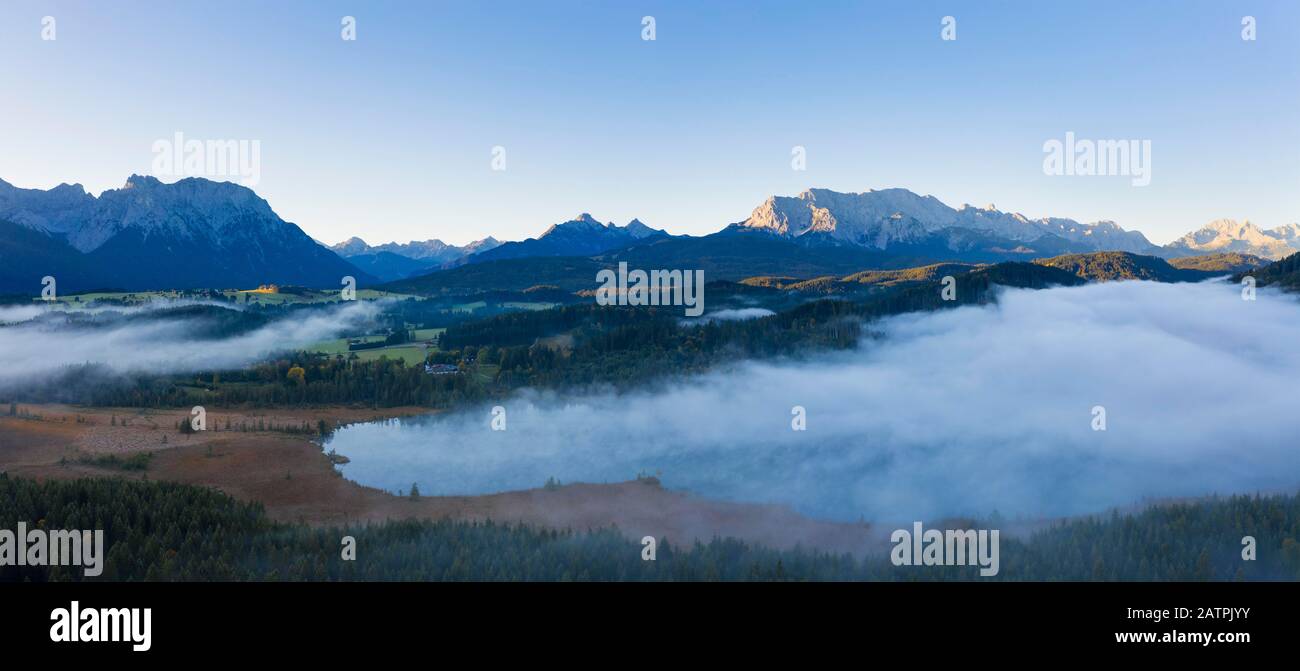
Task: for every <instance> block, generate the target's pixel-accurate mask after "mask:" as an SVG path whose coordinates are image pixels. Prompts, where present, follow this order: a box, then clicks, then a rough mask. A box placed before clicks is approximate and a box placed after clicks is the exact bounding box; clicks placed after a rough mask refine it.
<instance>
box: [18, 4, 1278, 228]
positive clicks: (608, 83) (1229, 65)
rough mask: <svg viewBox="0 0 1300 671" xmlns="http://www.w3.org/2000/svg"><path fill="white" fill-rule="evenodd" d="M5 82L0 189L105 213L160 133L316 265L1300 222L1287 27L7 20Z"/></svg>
mask: <svg viewBox="0 0 1300 671" xmlns="http://www.w3.org/2000/svg"><path fill="white" fill-rule="evenodd" d="M1067 4H1072V5H1077V6H1076V7H1073V8H1071V7H1067ZM47 15H49V16H53V17H55V19H56V21H57V24H56V25H57V40H55V41H53V42H48V41H42V40H41V38H40V31H41V18H42V17H43V16H47ZM345 15H351V16H355V17H356V19H357V40H356V41H355V42H345V41H343V40H342V39H340V34H339V32H340V19H341V17H343V16H345ZM645 15H651V16H654V17H655V19H656V22H657V39H656V40H655V41H653V42H648V41H643V40H642V39H641V29H642V27H641V17H642V16H645ZM945 15H951V16H954V17H955V18H956V19H957V37H958V39H957V40H956V41H954V42H945V41H942V40H941V39H940V29H941V25H940V21H941V19H942V17H943V16H945ZM1243 15H1252V16H1254V17H1256V19H1257V25H1258V39H1257V40H1256V41H1254V42H1247V41H1243V40H1242V39H1241V17H1242V16H1243ZM0 60H2V61H3V63H4V67H3V68H0V91H3V92H4V95H3V98H0V101H3V104H2V105H0V123H3V127H4V129H5V131H4V133H2V134H0V179H4V180H6V181H8V182H10V183H12V184H15V185H17V186H22V187H40V188H48V187H51V186H54V185H56V184H58V183H60V182H79V183H81V184H83V185H85V187H86V188H87V189H88V190H90V191H92V192H94V193H98V192H100V191H102V190H104V189H108V188H116V187H118V186H120V185H121V184H122V183H123V182H124V181H125V180H126V177H127V176H128V175H130V174H131V173H142V174H147V173H149V172H150V170H151V164H152V161H153V154H152V151H151V147H152V145H153V142H154V141H155V140H158V139H163V138H171V137H172V134H173V133H174V132H176V131H181V132H183V133H184V134H185V136H186V137H187V138H192V139H249V140H254V139H255V140H259V141H260V142H261V147H262V160H261V173H262V177H261V181H260V182H259V183H258V185H257V186H256V190H257V192H258V193H259V194H261V195H262V196H263V197H265V198H266V199H267V200H268V201H269V202H270V203H271V206H272V207H273V208H274V209H275V210H276V212H277V213H279V214H280V216H282V217H283V218H285V219H286V220H289V221H292V222H294V223H297V224H299V225H300V226H302V227H303V229H304V230H306V231H307V233H309V234H310V235H312V236H314V237H316V238H317V239H320V240H323V241H326V242H330V243H333V242H337V241H339V240H342V239H344V238H347V237H349V236H352V235H359V236H361V237H363V238H365V239H366V240H367V241H369V242H371V243H372V244H374V243H380V242H386V241H388V240H393V239H396V240H399V241H406V240H410V239H425V238H434V237H436V238H441V239H443V240H445V241H447V242H452V243H464V242H467V241H469V240H472V239H477V238H482V237H484V236H487V235H493V236H496V237H498V238H501V239H521V238H524V237H529V236H533V235H536V234H537V233H539V232H540V231H541V230H543V229H544V228H545V227H546V226H547V225H549V224H552V223H556V222H559V221H563V220H565V219H568V218H571V217H572V216H573V215H575V214H577V213H579V212H584V211H586V212H591V213H592V214H593V215H594V216H596V217H597V218H598V219H600V220H602V221H609V220H615V221H617V222H619V223H623V222H626V221H627V220H629V219H631V218H633V217H638V218H640V219H641V220H643V221H645V222H646V223H648V224H650V225H652V226H655V227H659V228H666V229H668V230H669V231H671V232H674V233H692V234H704V233H709V232H712V231H714V230H717V229H718V228H721V227H722V226H723V225H725V224H727V223H730V222H734V221H739V220H742V219H744V218H745V217H746V216H748V214H749V212H750V210H752V209H753V208H754V207H755V206H756V205H758V204H759V203H760V202H762V200H763V199H764V198H766V197H767V196H768V195H771V194H783V195H793V194H796V193H798V192H799V191H801V190H803V189H805V188H807V187H810V186H817V187H826V188H832V189H837V190H845V191H862V190H866V189H870V188H887V187H906V188H909V189H911V190H913V191H916V192H918V193H922V194H933V195H935V196H937V197H938V198H940V199H941V200H943V201H945V202H947V203H948V204H949V205H953V206H960V205H961V204H962V203H966V202H970V203H973V204H976V205H986V204H989V203H993V204H996V205H997V206H998V207H999V208H1000V209H1004V210H1010V211H1018V212H1023V213H1024V214H1026V215H1028V216H1032V217H1038V216H1048V215H1051V216H1063V217H1072V218H1075V219H1079V220H1083V221H1094V220H1098V219H1111V220H1114V221H1116V222H1117V223H1119V224H1120V225H1121V226H1123V227H1125V228H1129V229H1132V228H1136V229H1139V230H1142V231H1143V232H1144V233H1146V234H1147V235H1148V237H1150V238H1151V239H1152V240H1153V241H1154V242H1157V243H1164V242H1168V241H1169V240H1171V239H1173V238H1175V237H1177V236H1179V235H1181V234H1182V233H1184V232H1186V231H1188V230H1190V229H1193V228H1196V227H1199V226H1201V225H1203V224H1204V223H1206V222H1208V221H1209V220H1211V219H1216V218H1237V219H1250V220H1251V221H1254V222H1255V223H1257V224H1259V225H1261V226H1264V227H1273V226H1277V225H1281V224H1285V223H1291V222H1296V221H1300V188H1297V187H1300V3H1297V2H1287V1H1277V2H1274V1H1263V0H1261V1H1253V2H1223V1H1208V0H1207V1H1203V2H1198V1H1186V2H1155V1H1152V2H1142V1H1136V0H1125V1H1122V2H1087V3H1082V2H1080V3H1066V2H1055V1H1053V2H1042V1H1038V2H996V3H989V2H955V1H951V0H949V1H945V2H829V1H827V2H822V1H815V2H780V3H777V2H705V1H696V2H655V1H645V2H641V1H637V2H625V1H620V2H504V3H502V2H482V3H479V2H475V3H435V2H383V3H378V2H361V1H358V0H352V1H350V2H239V1H230V0H223V1H222V2H219V3H200V2H189V1H179V2H167V3H163V2H113V3H107V2H88V1H87V2H28V1H24V0H19V1H14V0H6V1H5V2H4V4H3V5H0ZM1066 131H1074V132H1075V133H1076V134H1077V135H1078V136H1079V137H1081V138H1096V139H1139V140H1142V139H1147V140H1150V141H1151V143H1152V180H1151V184H1150V186H1146V187H1140V188H1139V187H1133V186H1132V185H1131V184H1130V181H1129V179H1128V178H1126V177H1119V176H1115V177H1064V176H1047V175H1044V174H1043V171H1042V162H1043V150H1042V147H1043V143H1044V142H1045V141H1046V140H1049V139H1053V138H1056V139H1061V138H1063V137H1064V135H1065V132H1066ZM496 145H500V146H504V147H505V148H506V151H507V160H508V164H507V165H508V169H507V170H506V171H504V172H496V171H492V170H491V169H490V160H491V148H492V147H493V146H496ZM795 145H802V146H804V147H806V148H807V152H808V154H807V156H808V167H807V170H806V171H805V172H796V171H794V170H792V169H791V167H790V151H791V147H793V146H795ZM167 181H171V180H170V179H168V180H167Z"/></svg>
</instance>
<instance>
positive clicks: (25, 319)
mask: <svg viewBox="0 0 1300 671" xmlns="http://www.w3.org/2000/svg"><path fill="white" fill-rule="evenodd" d="M196 304H203V303H201V302H196V301H167V300H158V301H153V302H151V303H147V304H143V305H139V306H130V307H125V308H116V307H102V308H87V309H78V310H72V311H69V312H83V311H88V312H99V313H105V312H120V313H122V314H138V313H143V312H153V311H164V310H167V309H169V308H177V307H184V306H190V305H196ZM207 304H209V305H213V306H216V307H219V308H221V309H227V310H237V309H240V308H238V307H235V306H230V305H226V304H224V303H207ZM51 310H53V311H61V310H63V308H61V307H47V306H35V307H33V306H17V307H14V306H10V307H6V308H2V309H0V323H5V322H10V323H9V325H7V326H3V327H0V388H13V387H15V386H18V385H21V384H23V383H24V382H27V381H30V380H33V379H35V378H39V377H43V376H50V375H56V374H58V373H59V372H60V371H62V370H66V368H67V367H68V366H76V365H81V364H98V365H101V366H104V367H106V368H107V369H109V370H112V371H116V372H121V373H132V372H151V373H176V372H190V371H198V370H213V369H223V368H238V367H242V366H245V365H248V364H250V363H253V362H256V361H258V360H261V359H263V358H265V357H267V356H269V355H271V354H274V353H277V352H282V351H287V350H293V349H300V348H302V347H305V346H307V345H310V344H312V343H316V342H320V341H322V340H328V339H331V338H336V337H339V336H340V335H342V334H345V333H348V332H350V331H352V330H353V329H355V328H356V327H357V326H358V325H360V324H363V323H365V322H367V321H368V320H370V319H372V318H373V317H374V316H375V315H376V314H377V313H378V310H379V308H378V307H377V306H376V305H374V304H372V303H362V302H356V303H347V304H343V305H339V306H337V307H330V308H325V309H315V310H311V311H309V312H298V313H294V314H293V315H291V316H289V317H285V318H281V319H278V320H276V321H272V322H270V323H268V324H266V325H265V326H262V327H260V328H257V329H254V330H252V331H248V332H246V333H241V334H239V335H235V336H231V337H227V338H220V339H201V340H200V339H196V338H195V333H196V331H198V327H199V326H200V325H199V324H197V323H196V321H195V320H194V319H193V318H192V317H179V316H177V317H172V316H168V315H167V314H166V313H165V312H159V313H158V318H157V319H148V320H135V319H133V320H123V321H122V322H121V323H120V324H114V323H109V324H108V325H105V326H100V327H96V328H72V327H68V326H67V325H66V324H62V323H59V321H58V320H47V319H41V317H43V316H44V317H48V316H49V314H48V312H47V311H51Z"/></svg>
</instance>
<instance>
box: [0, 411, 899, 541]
mask: <svg viewBox="0 0 1300 671" xmlns="http://www.w3.org/2000/svg"><path fill="white" fill-rule="evenodd" d="M423 412H427V409H424V408H392V409H384V410H383V411H375V410H368V409H356V408H346V407H323V408H315V409H301V410H300V409H295V410H275V411H254V410H247V411H245V410H240V411H232V412H220V411H213V412H211V413H209V414H208V417H207V422H208V427H209V428H210V429H215V430H209V431H205V432H201V433H195V434H183V433H181V432H180V431H179V430H178V429H177V428H176V427H177V426H178V423H179V422H180V421H182V420H183V419H188V417H189V415H188V414H187V413H185V412H183V411H181V410H152V409H137V408H93V409H90V408H80V407H72V406H63V405H22V406H19V408H18V415H17V416H3V417H0V472H7V473H10V474H13V475H18V476H26V477H33V478H37V479H45V478H59V479H70V478H79V477H103V476H120V477H126V478H133V479H142V478H148V479H150V480H164V481H174V482H180V483H185V484H194V485H202V486H208V487H213V488H216V489H218V490H220V491H222V492H225V493H227V494H229V495H231V496H233V497H235V498H237V499H242V500H246V501H256V502H258V503H261V504H262V505H263V506H265V508H266V511H267V514H268V515H269V516H270V517H271V518H273V519H276V520H279V521H284V522H304V523H307V524H313V525H342V524H346V523H356V522H382V521H384V520H393V519H407V518H428V519H438V518H453V519H462V520H484V519H492V520H495V521H500V522H523V523H528V524H533V525H540V526H545V527H552V528H560V529H563V528H571V529H574V530H579V531H584V530H587V529H595V528H603V527H609V526H617V527H618V528H619V529H620V530H622V531H623V532H624V533H625V534H626V535H627V536H628V537H630V538H633V539H635V540H639V539H640V538H642V537H643V536H647V535H649V536H655V537H656V538H658V539H660V540H661V541H662V539H664V538H667V539H668V540H669V541H670V542H673V543H676V544H680V543H683V542H690V541H693V540H696V539H698V540H701V541H707V540H709V539H711V538H713V537H714V536H722V537H726V536H731V537H735V538H739V539H743V540H746V541H750V542H754V543H761V544H763V545H766V546H769V547H773V548H793V547H794V546H796V545H802V546H803V547H805V548H817V549H821V550H826V551H830V552H837V553H838V552H849V553H854V554H861V553H864V552H868V551H882V552H883V551H887V550H888V548H889V542H888V534H889V529H892V527H888V528H886V527H884V526H880V525H876V526H873V525H868V524H844V523H835V522H826V521H820V520H814V519H810V518H807V517H804V516H802V515H799V514H797V513H795V512H793V511H792V510H790V509H789V508H786V507H783V506H774V505H757V504H743V503H731V502H722V501H712V500H708V499H704V498H700V497H698V496H694V495H691V494H688V493H685V492H678V491H671V490H667V489H664V488H662V487H660V486H658V485H655V484H647V483H643V482H639V481H630V482H622V483H614V484H585V483H577V484H569V485H564V486H560V487H557V488H538V489H531V490H526V491H515V492H505V493H500V494H490V495H483V496H421V497H420V498H419V499H418V500H412V499H410V498H407V497H398V496H395V495H393V494H390V493H387V492H384V491H381V490H378V489H372V488H368V487H362V486H361V485H358V484H356V483H354V482H351V481H349V480H346V479H344V478H343V477H342V476H341V475H340V474H339V473H338V472H337V471H336V470H335V469H334V467H333V466H332V464H331V462H330V459H329V457H328V456H327V455H326V454H325V453H323V452H322V451H321V448H320V446H319V445H318V444H317V443H315V442H313V441H312V440H311V438H312V437H314V435H312V436H309V435H304V434H301V433H299V434H293V433H288V432H286V431H282V430H248V431H240V430H237V429H238V427H239V426H241V425H245V426H248V427H256V426H258V425H259V424H258V423H259V421H260V422H261V423H262V425H264V426H276V427H293V428H295V429H296V428H298V427H302V426H303V425H304V424H305V425H306V426H309V427H313V428H314V427H315V426H316V425H317V422H318V421H319V420H322V419H324V420H326V421H327V422H329V423H331V424H334V425H338V424H345V423H350V422H363V421H371V420H375V419H381V418H386V417H396V416H405V415H413V414H419V413H423ZM227 420H229V422H230V425H231V426H232V427H235V428H236V430H225V427H226V426H227ZM164 436H165V440H166V442H164ZM143 454H149V455H151V456H150V457H149V458H148V465H147V468H145V469H143V470H133V469H129V468H124V467H123V466H122V464H123V463H126V462H123V461H114V460H110V459H106V458H110V455H111V456H116V457H117V458H118V459H119V460H124V459H128V458H131V457H133V456H136V455H143ZM136 458H137V459H138V458H139V457H136Z"/></svg>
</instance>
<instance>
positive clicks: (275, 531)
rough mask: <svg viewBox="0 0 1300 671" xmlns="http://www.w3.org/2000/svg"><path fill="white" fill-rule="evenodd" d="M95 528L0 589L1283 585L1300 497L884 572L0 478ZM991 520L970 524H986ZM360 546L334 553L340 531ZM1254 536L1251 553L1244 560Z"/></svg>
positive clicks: (1293, 551)
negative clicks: (314, 520)
mask: <svg viewBox="0 0 1300 671" xmlns="http://www.w3.org/2000/svg"><path fill="white" fill-rule="evenodd" d="M38 520H39V521H41V523H42V525H43V528H45V529H90V528H102V529H103V530H104V535H105V541H104V542H105V554H106V558H105V562H104V571H103V574H102V575H101V576H99V577H97V578H87V577H85V576H84V574H83V571H82V570H81V568H80V567H76V566H71V567H62V566H59V567H43V566H42V567H35V566H13V565H6V566H0V582H12V581H47V580H58V581H80V580H100V581H122V580H148V581H172V580H205V581H208V580H211V581H240V580H295V581H300V580H310V581H333V580H433V581H442V580H529V581H551V580H602V581H603V580H681V581H694V580H839V581H843V580H918V579H919V580H988V579H993V580H1297V579H1300V544H1298V543H1297V540H1296V539H1297V538H1300V497H1297V496H1294V495H1290V496H1268V497H1247V496H1235V497H1231V498H1216V499H1211V500H1207V501H1202V502H1197V503H1188V504H1178V505H1167V506H1157V507H1153V508H1150V509H1148V510H1146V511H1145V512H1141V513H1138V514H1134V515H1118V514H1112V515H1107V516H1100V517H1096V518H1085V519H1079V520H1075V521H1070V522H1067V523H1063V524H1060V525H1058V526H1055V527H1052V528H1050V529H1048V530H1046V531H1043V532H1040V533H1038V534H1035V535H1034V536H1032V537H1030V538H1029V539H1028V540H1027V541H1023V542H1022V541H1018V540H1016V539H1013V538H1010V537H1006V536H1003V537H1002V538H1001V542H1000V572H999V574H998V575H997V576H996V577H994V578H980V577H979V575H978V568H977V567H974V566H969V567H896V566H893V565H892V564H891V563H890V562H889V560H888V558H887V557H885V556H883V555H881V556H872V557H865V558H854V557H850V556H847V555H830V554H825V553H820V552H815V551H804V550H793V551H777V550H772V549H769V548H765V547H762V546H757V545H752V544H748V543H745V542H742V541H739V540H735V539H714V540H713V541H711V542H709V543H708V544H700V543H694V544H686V545H682V546H678V545H676V544H675V543H674V539H659V541H660V542H659V546H658V551H657V556H656V560H655V561H643V560H642V559H641V549H642V547H641V544H640V543H639V542H636V541H634V540H632V539H629V538H627V537H625V536H623V535H622V534H621V533H619V532H617V531H616V530H613V529H602V530H594V531H584V532H574V531H568V530H548V529H540V528H534V527H528V526H515V525H504V524H497V523H493V522H490V521H489V522H484V523H477V522H454V521H449V520H442V521H437V522H431V521H419V522H417V521H405V522H387V523H385V524H379V525H370V526H365V527H356V528H346V529H340V528H312V527H307V526H303V525H295V524H277V523H274V522H271V521H269V520H268V519H267V518H266V517H265V515H264V513H263V511H262V509H261V508H260V507H259V506H257V505H256V504H249V503H242V502H239V501H236V500H234V499H232V498H230V497H229V496H227V495H225V494H222V493H220V492H217V491H214V490H210V489H205V488H201V487H194V486H190V485H179V484H172V483H160V482H150V481H139V480H124V479H116V478H104V479H82V480H47V481H45V482H41V483H38V482H36V481H34V480H29V479H25V478H12V477H8V476H5V475H3V474H0V529H16V528H17V524H18V522H24V523H26V524H27V525H29V527H30V526H31V525H33V524H35V523H36V521H38ZM996 524H997V521H996V520H989V521H985V522H979V523H977V522H972V523H971V525H972V526H971V528H990V527H991V528H997V526H996ZM349 535H350V536H353V537H355V538H357V539H358V541H359V542H360V543H362V544H363V545H364V547H365V548H366V551H365V552H361V553H358V555H357V558H356V560H355V561H343V560H342V559H341V558H340V552H339V539H340V538H342V537H343V536H349ZM1242 536H1253V537H1254V538H1255V539H1256V541H1257V543H1258V553H1257V556H1258V559H1257V560H1256V561H1242V559H1241V556H1240V552H1241V538H1242Z"/></svg>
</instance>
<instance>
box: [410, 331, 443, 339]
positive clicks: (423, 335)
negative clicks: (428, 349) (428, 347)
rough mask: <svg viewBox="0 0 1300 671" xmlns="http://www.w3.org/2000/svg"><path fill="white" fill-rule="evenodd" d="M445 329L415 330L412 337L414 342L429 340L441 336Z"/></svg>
mask: <svg viewBox="0 0 1300 671" xmlns="http://www.w3.org/2000/svg"><path fill="white" fill-rule="evenodd" d="M446 330H447V329H416V330H415V331H414V337H415V339H416V340H428V339H430V338H433V337H436V336H440V335H442V332H443V331H446Z"/></svg>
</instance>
